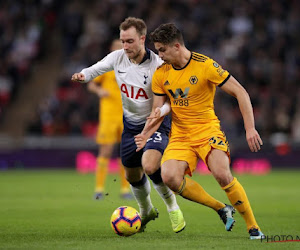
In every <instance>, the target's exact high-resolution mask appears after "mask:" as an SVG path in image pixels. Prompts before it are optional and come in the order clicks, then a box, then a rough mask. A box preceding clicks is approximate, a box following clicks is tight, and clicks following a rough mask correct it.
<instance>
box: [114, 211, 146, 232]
mask: <svg viewBox="0 0 300 250" xmlns="http://www.w3.org/2000/svg"><path fill="white" fill-rule="evenodd" d="M110 225H111V227H112V229H113V230H114V232H115V233H116V234H118V235H120V236H131V235H133V234H135V233H137V232H138V231H139V230H140V228H141V217H140V215H139V213H138V211H136V209H134V208H133V207H129V206H122V207H118V208H117V209H116V210H115V211H114V212H113V214H112V216H111V218H110Z"/></svg>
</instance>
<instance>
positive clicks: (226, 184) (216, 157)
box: [207, 149, 263, 239]
mask: <svg viewBox="0 0 300 250" xmlns="http://www.w3.org/2000/svg"><path fill="white" fill-rule="evenodd" d="M207 164H208V166H209V168H210V170H211V172H212V174H213V176H214V177H215V179H216V180H217V181H218V183H219V184H220V186H221V187H222V189H223V190H224V191H225V192H226V195H227V197H228V199H229V200H230V202H231V204H232V205H233V206H234V207H235V208H236V209H237V210H238V211H239V213H240V214H241V216H242V217H243V218H244V220H245V222H246V225H247V230H248V232H249V233H250V238H251V239H256V238H259V239H260V238H261V237H262V236H263V234H262V233H261V231H260V228H259V226H258V224H257V222H256V220H255V217H254V214H253V211H252V208H251V206H250V202H249V200H248V197H247V195H246V192H245V190H244V188H243V186H242V185H241V184H240V183H239V182H238V180H237V179H236V178H233V176H232V174H231V171H230V167H229V158H228V155H227V154H226V153H225V152H224V151H222V150H219V149H212V150H211V152H210V154H209V155H208V158H207Z"/></svg>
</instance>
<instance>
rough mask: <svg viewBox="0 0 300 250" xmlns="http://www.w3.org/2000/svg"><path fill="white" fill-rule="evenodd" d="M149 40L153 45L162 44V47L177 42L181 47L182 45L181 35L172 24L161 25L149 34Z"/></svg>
mask: <svg viewBox="0 0 300 250" xmlns="http://www.w3.org/2000/svg"><path fill="white" fill-rule="evenodd" d="M150 40H151V41H152V42H153V43H162V44H164V45H167V44H172V43H174V42H179V43H180V44H181V45H183V44H184V41H183V36H182V33H181V32H180V30H179V29H178V28H177V27H176V26H175V24H174V23H165V24H161V25H160V26H159V27H158V28H156V29H155V30H154V31H153V32H151V34H150Z"/></svg>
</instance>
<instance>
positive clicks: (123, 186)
mask: <svg viewBox="0 0 300 250" xmlns="http://www.w3.org/2000/svg"><path fill="white" fill-rule="evenodd" d="M118 163H119V166H120V179H121V193H122V194H124V193H129V192H130V189H129V182H128V181H127V180H126V177H125V169H124V167H123V165H122V163H121V161H120V159H118Z"/></svg>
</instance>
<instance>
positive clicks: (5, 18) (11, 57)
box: [0, 0, 55, 120]
mask: <svg viewBox="0 0 300 250" xmlns="http://www.w3.org/2000/svg"><path fill="white" fill-rule="evenodd" d="M54 15H55V13H54V12H53V10H51V5H48V4H47V1H9V0H1V1H0V120H1V119H3V113H4V111H5V109H6V108H7V106H8V105H9V104H11V103H12V102H13V101H14V100H15V97H16V95H17V93H18V91H19V90H20V87H21V86H22V85H23V84H25V83H26V80H27V79H28V77H29V76H30V74H31V73H32V71H33V70H34V67H33V65H34V63H35V62H36V61H38V60H39V59H41V58H42V57H43V52H44V44H45V42H46V39H45V37H43V36H44V35H45V34H44V31H45V29H46V28H47V27H50V26H51V25H54V22H53V21H54V18H53V17H54Z"/></svg>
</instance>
